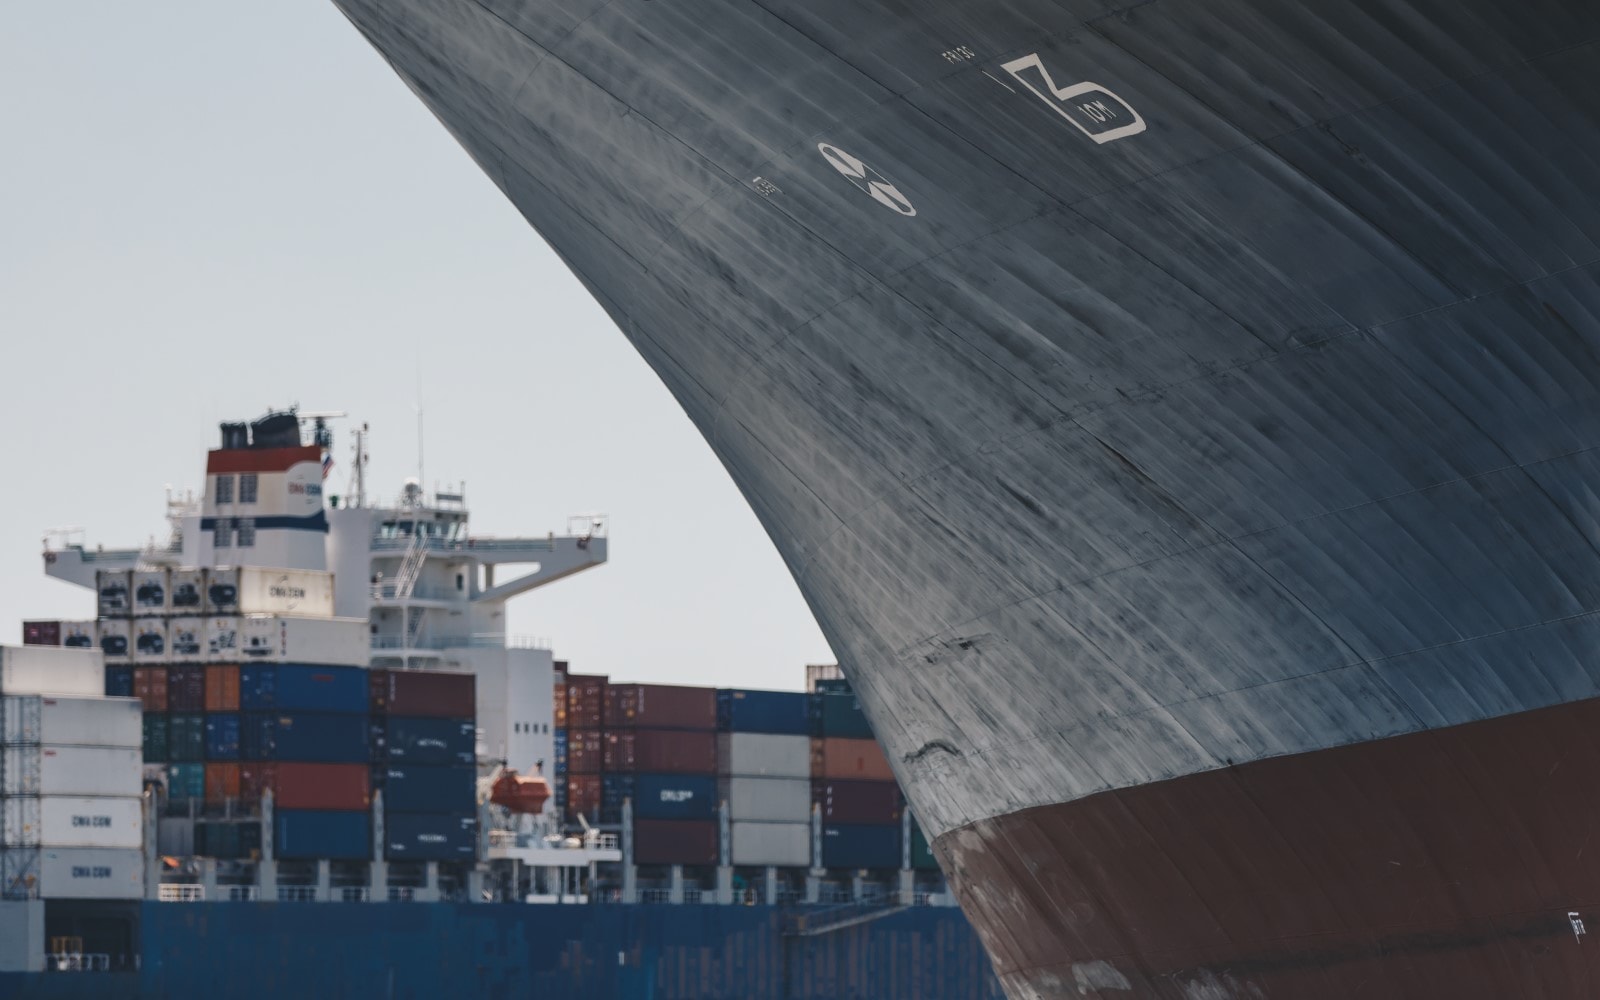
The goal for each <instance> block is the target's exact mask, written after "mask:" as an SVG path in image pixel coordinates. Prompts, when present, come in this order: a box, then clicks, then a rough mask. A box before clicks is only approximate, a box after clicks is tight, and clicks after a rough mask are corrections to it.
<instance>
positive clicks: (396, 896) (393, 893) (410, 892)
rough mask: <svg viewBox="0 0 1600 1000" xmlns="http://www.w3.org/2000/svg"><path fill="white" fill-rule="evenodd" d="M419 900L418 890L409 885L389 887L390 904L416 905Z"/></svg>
mask: <svg viewBox="0 0 1600 1000" xmlns="http://www.w3.org/2000/svg"><path fill="white" fill-rule="evenodd" d="M416 899H417V890H416V888H415V887H414V886H409V885H391V886H390V887H389V902H391V903H414V902H416Z"/></svg>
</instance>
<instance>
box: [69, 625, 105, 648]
mask: <svg viewBox="0 0 1600 1000" xmlns="http://www.w3.org/2000/svg"><path fill="white" fill-rule="evenodd" d="M61 645H63V646H65V647H67V648H68V649H95V648H97V647H98V646H99V645H100V635H99V633H98V632H97V631H95V621H94V619H92V618H91V619H90V620H88V621H86V622H62V623H61Z"/></svg>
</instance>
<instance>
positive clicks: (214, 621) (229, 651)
mask: <svg viewBox="0 0 1600 1000" xmlns="http://www.w3.org/2000/svg"><path fill="white" fill-rule="evenodd" d="M243 656H244V650H243V648H242V647H241V646H240V645H239V618H238V617H237V616H234V615H212V616H210V617H208V618H207V619H206V659H207V660H216V661H220V662H224V663H237V662H238V661H239V660H240V659H241V658H242V657H243Z"/></svg>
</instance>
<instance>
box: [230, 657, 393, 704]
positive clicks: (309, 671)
mask: <svg viewBox="0 0 1600 1000" xmlns="http://www.w3.org/2000/svg"><path fill="white" fill-rule="evenodd" d="M369 683H370V681H369V679H368V674H367V671H366V670H364V669H362V668H361V667H327V666H316V665H313V664H308V663H277V664H246V665H245V666H243V667H240V668H239V707H241V708H243V709H244V710H245V711H247V712H249V711H309V712H360V713H362V714H365V713H366V711H367V699H368V694H369V692H368V686H369Z"/></svg>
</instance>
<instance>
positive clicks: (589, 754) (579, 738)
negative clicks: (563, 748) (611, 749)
mask: <svg viewBox="0 0 1600 1000" xmlns="http://www.w3.org/2000/svg"><path fill="white" fill-rule="evenodd" d="M605 750H606V738H605V734H604V733H602V732H600V731H599V730H598V729H570V730H568V731H567V773H568V774H599V773H600V772H601V771H603V770H605V765H604V761H605Z"/></svg>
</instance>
